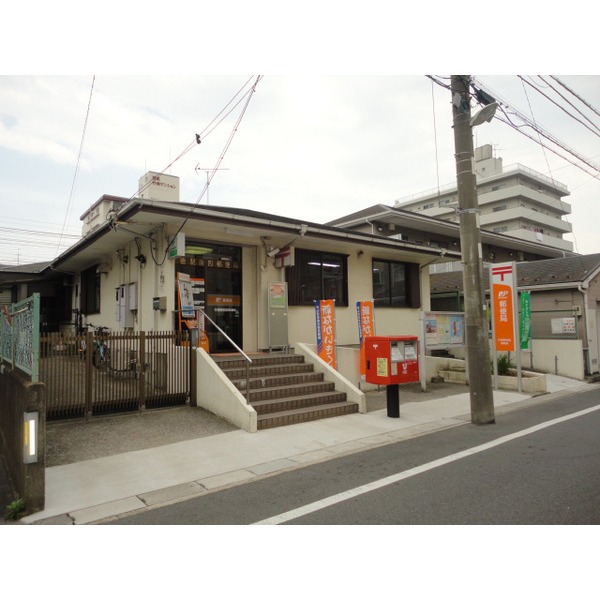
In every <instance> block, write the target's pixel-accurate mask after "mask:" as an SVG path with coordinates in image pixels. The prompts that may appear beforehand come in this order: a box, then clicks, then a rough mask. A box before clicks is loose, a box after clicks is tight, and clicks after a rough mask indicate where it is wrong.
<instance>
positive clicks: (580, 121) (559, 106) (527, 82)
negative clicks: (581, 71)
mask: <svg viewBox="0 0 600 600" xmlns="http://www.w3.org/2000/svg"><path fill="white" fill-rule="evenodd" d="M517 77H518V78H519V79H520V80H521V82H522V83H523V84H525V83H526V84H527V85H529V86H531V87H532V88H533V89H534V90H535V91H536V92H538V94H541V95H542V96H544V98H546V99H547V100H550V102H552V104H554V105H555V106H557V107H558V108H560V110H562V111H563V112H564V113H565V114H567V115H569V117H571V118H572V119H574V120H575V121H577V122H578V123H581V124H582V125H583V126H584V127H585V128H586V129H589V130H590V131H591V132H592V133H593V134H594V135H597V136H598V137H600V133H599V132H600V127H598V126H597V125H596V124H595V123H592V121H590V120H589V119H588V118H587V117H586V116H585V115H583V113H582V116H583V117H584V118H585V119H586V120H587V121H589V122H590V123H591V124H592V126H593V127H595V128H596V129H597V130H598V131H594V130H593V129H592V128H591V127H590V126H589V125H586V124H585V123H584V122H583V121H582V120H581V119H578V118H577V117H576V116H575V115H573V114H571V113H570V112H569V111H568V110H567V109H566V108H565V107H564V106H561V105H560V104H559V103H558V102H556V100H554V99H552V98H550V96H548V94H545V93H544V92H542V91H541V90H540V89H539V88H538V87H537V86H536V85H535V84H534V83H531V82H530V81H527V80H526V79H525V78H524V77H522V76H521V75H517ZM538 77H540V76H539V75H538ZM540 79H541V80H542V81H544V79H543V77H540ZM544 83H546V82H545V81H544ZM549 87H551V88H552V86H549ZM552 89H553V90H554V88H552ZM554 91H556V90H554ZM559 96H561V98H563V100H565V101H566V102H567V104H570V105H571V106H573V105H572V104H571V103H570V102H569V101H568V100H567V99H566V98H564V97H563V96H562V95H560V94H559ZM528 102H529V100H528ZM573 108H575V110H577V108H576V107H574V106H573ZM578 112H579V111H578Z"/></svg>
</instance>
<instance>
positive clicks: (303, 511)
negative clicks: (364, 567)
mask: <svg viewBox="0 0 600 600" xmlns="http://www.w3.org/2000/svg"><path fill="white" fill-rule="evenodd" d="M596 410H600V405H598V406H592V407H591V408H586V409H585V410H580V411H579V412H576V413H572V414H570V415H565V416H564V417H558V418H557V419H552V420H551V421H546V422H545V423H540V424H539V425H534V426H533V427H528V428H527V429H523V430H522V431H517V432H516V433H511V434H510V435H505V436H503V437H500V438H498V439H496V440H493V441H491V442H486V443H485V444H481V445H480V446H475V447H474V448H469V449H468V450H463V451H461V452H457V453H456V454H451V455H449V456H444V457H443V458H438V459H437V460H434V461H431V462H429V463H426V464H424V465H420V466H418V467H414V468H412V469H408V470H407V471H402V473H396V474H394V475H390V476H389V477H384V478H383V479H379V480H378V481H373V482H372V483H368V484H366V485H361V486H359V487H356V488H353V489H351V490H347V491H345V492H340V493H339V494H334V495H333V496H329V498H323V499H322V500H318V501H316V502H312V503H311V504H307V505H305V506H300V507H298V508H295V509H294V510H290V511H288V512H285V513H281V514H279V515H274V516H272V517H269V518H267V519H264V520H262V521H257V522H256V523H253V525H280V524H281V523H286V522H287V521H292V520H294V519H297V518H299V517H303V516H304V515H308V514H310V513H313V512H317V511H319V510H322V509H324V508H327V507H329V506H333V505H334V504H339V503H340V502H345V501H346V500H350V499H351V498H356V497H357V496H361V495H362V494H367V493H368V492H372V491H374V490H378V489H380V488H382V487H385V486H388V485H392V484H393V483H397V482H398V481H402V480H403V479H408V478H409V477H413V476H414V475H419V474H421V473H425V472H426V471H431V470H432V469H436V468H437V467H441V466H443V465H447V464H448V463H451V462H454V461H457V460H460V459H461V458H465V457H467V456H472V455H473V454H478V453H479V452H484V451H485V450H489V449H490V448H494V447H495V446H500V445H502V444H506V443H507V442H510V441H512V440H516V439H518V438H521V437H524V436H526V435H529V434H530V433H534V432H536V431H540V430H541V429H546V428H547V427H552V426H553V425H557V424H558V423H562V422H564V421H569V420H570V419H576V418H578V417H581V416H583V415H586V414H588V413H591V412H594V411H596Z"/></svg>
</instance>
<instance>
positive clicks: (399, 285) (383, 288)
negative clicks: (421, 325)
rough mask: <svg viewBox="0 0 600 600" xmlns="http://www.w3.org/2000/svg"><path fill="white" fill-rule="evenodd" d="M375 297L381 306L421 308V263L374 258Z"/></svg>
mask: <svg viewBox="0 0 600 600" xmlns="http://www.w3.org/2000/svg"><path fill="white" fill-rule="evenodd" d="M373 299H374V301H375V306H380V307H404V308H419V306H420V305H421V297H420V292H419V265H417V264H413V263H403V262H395V261H392V260H381V259H374V260H373Z"/></svg>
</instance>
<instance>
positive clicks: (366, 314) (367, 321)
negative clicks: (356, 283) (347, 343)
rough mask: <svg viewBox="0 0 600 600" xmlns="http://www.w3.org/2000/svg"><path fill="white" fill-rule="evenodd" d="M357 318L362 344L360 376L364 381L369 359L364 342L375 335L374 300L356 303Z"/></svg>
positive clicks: (359, 337)
mask: <svg viewBox="0 0 600 600" xmlns="http://www.w3.org/2000/svg"><path fill="white" fill-rule="evenodd" d="M356 318H357V320H358V339H359V342H360V376H361V378H362V379H364V378H365V377H366V375H367V359H366V355H365V344H364V341H365V338H366V337H367V336H369V335H375V313H374V312H373V300H366V301H363V302H357V303H356Z"/></svg>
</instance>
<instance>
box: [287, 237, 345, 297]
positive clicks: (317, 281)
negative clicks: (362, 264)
mask: <svg viewBox="0 0 600 600" xmlns="http://www.w3.org/2000/svg"><path fill="white" fill-rule="evenodd" d="M347 262H348V261H347V256H346V255H344V254H332V253H329V252H319V251H315V250H301V249H299V248H296V251H295V266H293V267H290V268H288V269H286V271H287V272H286V279H287V282H288V296H289V303H290V305H292V306H294V305H295V306H308V305H312V303H313V302H314V300H335V302H336V306H348V266H347Z"/></svg>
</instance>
